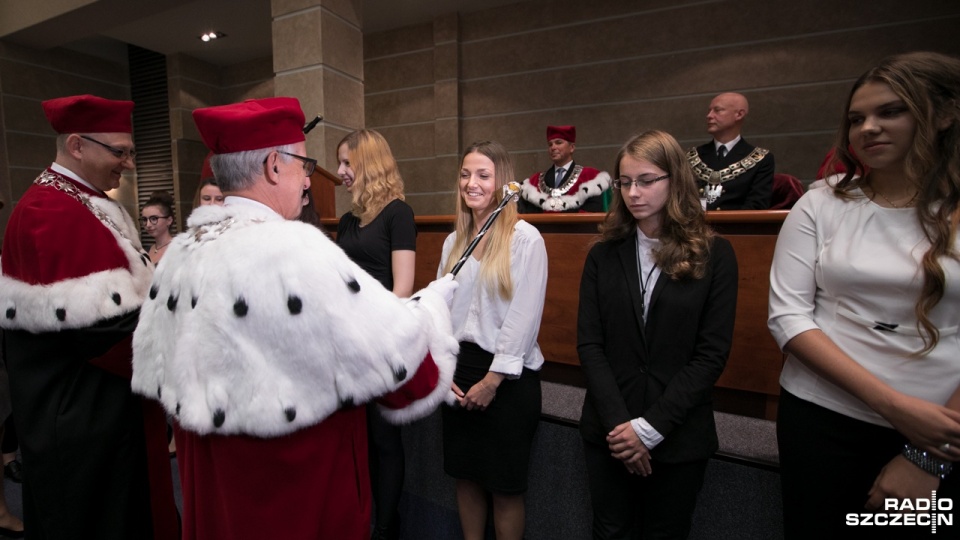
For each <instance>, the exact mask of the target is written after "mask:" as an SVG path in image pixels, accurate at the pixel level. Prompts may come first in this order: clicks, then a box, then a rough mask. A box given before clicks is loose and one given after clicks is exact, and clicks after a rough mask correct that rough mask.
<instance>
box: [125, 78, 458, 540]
mask: <svg viewBox="0 0 960 540" xmlns="http://www.w3.org/2000/svg"><path fill="white" fill-rule="evenodd" d="M193 118H194V121H195V122H196V124H197V128H198V130H199V132H200V135H201V137H202V138H203V140H204V142H205V143H206V145H207V146H208V147H209V148H210V149H211V150H212V151H213V152H214V156H213V158H212V159H211V165H212V166H213V171H214V173H215V175H216V178H217V183H218V184H219V186H220V188H221V190H222V191H223V193H224V195H226V198H225V201H224V203H225V204H224V206H202V207H200V208H197V209H196V210H195V211H194V212H193V214H191V215H190V218H189V220H188V222H187V226H188V229H187V230H186V231H185V232H184V233H183V234H181V235H179V236H178V237H177V238H176V239H174V240H173V243H172V244H171V245H170V247H169V248H168V251H167V254H166V255H165V256H164V258H163V261H162V262H161V263H160V265H159V267H158V268H157V272H156V275H155V277H154V281H153V284H152V285H151V288H150V292H149V295H148V300H147V301H146V302H145V303H144V307H143V310H142V314H141V321H140V326H139V328H138V329H137V332H136V334H135V336H134V359H133V372H134V375H133V388H134V390H135V391H137V392H139V393H142V394H143V395H145V396H150V397H153V398H155V399H158V400H160V401H161V402H162V403H163V405H164V407H165V408H166V409H167V411H168V412H169V413H170V414H173V415H174V416H175V419H176V421H177V423H178V429H176V435H175V436H176V440H177V459H178V461H179V465H180V479H181V484H182V486H183V506H184V508H183V530H184V539H185V540H191V539H195V538H217V539H245V538H294V539H296V538H303V539H313V538H336V539H347V540H350V539H357V540H359V539H362V538H363V539H365V538H369V537H370V506H371V494H370V480H369V471H368V468H367V433H366V417H365V414H366V413H365V408H364V407H363V406H362V405H363V404H364V403H365V402H367V401H371V400H376V401H377V402H378V403H379V404H380V406H381V410H382V412H383V414H384V416H385V417H386V418H387V419H389V420H392V421H396V422H406V421H412V420H414V419H416V418H419V417H422V416H425V415H427V414H429V413H430V412H431V411H432V410H433V409H434V408H436V406H437V405H439V404H440V403H441V402H443V401H447V402H450V401H452V399H451V398H452V396H453V394H452V392H451V390H450V387H451V381H452V377H453V371H454V367H455V363H456V352H457V349H458V345H457V342H456V340H455V339H454V338H453V335H452V331H451V327H450V314H449V308H448V303H449V301H450V300H451V298H452V295H453V290H454V289H455V288H456V282H454V281H453V280H452V278H451V277H447V278H444V279H442V280H439V281H437V282H434V283H433V284H431V285H430V286H428V287H427V288H426V289H424V290H422V291H420V292H418V293H415V294H414V295H413V297H412V298H411V299H410V300H401V299H399V298H397V297H396V296H395V295H394V294H393V293H391V292H390V291H388V290H387V289H384V288H383V286H382V285H380V283H379V282H378V281H377V280H376V279H374V278H373V277H371V276H370V275H368V274H367V273H366V272H364V271H363V270H362V269H360V267H359V266H357V265H356V264H354V263H353V262H351V261H350V259H349V258H348V257H347V256H346V254H344V253H343V251H342V250H340V248H338V247H337V246H336V245H335V244H334V243H333V242H332V241H331V240H330V239H329V238H327V236H326V235H324V234H323V233H322V232H321V231H320V230H318V229H317V228H315V227H312V226H310V225H307V224H305V223H302V222H299V221H296V220H295V219H296V218H297V216H298V215H299V214H300V211H301V208H302V194H303V191H304V190H305V189H307V188H309V187H310V175H311V173H313V171H314V169H315V167H316V161H315V160H313V159H311V158H309V157H306V155H305V154H306V144H305V141H304V135H303V131H302V128H303V124H304V116H303V111H302V110H301V108H300V103H299V102H298V101H297V100H296V99H294V98H288V97H277V98H268V99H259V100H250V101H246V102H244V103H238V104H233V105H225V106H220V107H210V108H205V109H197V110H195V111H194V112H193Z"/></svg>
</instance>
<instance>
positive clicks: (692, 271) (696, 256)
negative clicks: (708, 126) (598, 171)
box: [600, 130, 714, 280]
mask: <svg viewBox="0 0 960 540" xmlns="http://www.w3.org/2000/svg"><path fill="white" fill-rule="evenodd" d="M628 155H629V156H630V157H632V158H634V159H637V160H642V161H647V162H649V163H652V164H654V165H656V166H657V167H660V168H661V169H663V170H664V171H666V173H667V174H669V175H670V179H669V180H668V181H667V182H668V184H667V185H668V188H667V189H668V193H667V202H666V205H665V206H664V214H663V223H662V225H661V227H660V248H659V249H658V250H657V251H656V252H654V254H653V256H654V259H655V260H656V262H657V266H659V267H660V271H661V272H663V273H664V274H667V275H668V276H670V278H671V279H675V280H679V279H685V278H695V279H700V278H702V277H703V276H704V275H706V272H707V264H708V263H709V260H710V245H711V241H712V238H713V235H714V233H713V231H712V230H711V229H710V227H709V226H708V225H707V221H706V218H705V217H704V213H703V208H702V207H701V206H700V196H699V194H698V192H697V183H696V181H694V179H693V170H692V169H691V168H690V164H689V162H687V158H686V155H685V153H684V151H683V149H682V148H680V144H679V143H677V140H676V139H674V138H673V136H671V135H670V134H669V133H667V132H665V131H657V130H654V131H647V132H644V133H641V134H639V135H635V136H634V137H633V138H631V139H630V140H629V141H627V142H626V144H624V145H623V147H622V148H621V149H620V152H618V153H617V161H616V162H615V163H614V166H613V176H614V178H620V161H621V160H623V158H624V156H628ZM636 230H637V220H636V219H634V217H633V215H632V214H631V213H630V209H629V208H627V204H626V202H625V201H624V200H623V196H622V195H621V193H620V190H619V189H614V190H613V201H612V202H611V203H610V210H609V211H608V212H607V217H606V218H605V219H604V220H603V223H601V224H600V240H601V241H610V240H620V239H623V238H628V237H630V236H632V235H633V234H636Z"/></svg>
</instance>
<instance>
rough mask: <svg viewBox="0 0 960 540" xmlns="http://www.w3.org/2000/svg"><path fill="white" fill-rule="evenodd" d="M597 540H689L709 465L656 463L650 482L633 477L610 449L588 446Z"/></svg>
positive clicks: (589, 474) (594, 534) (704, 462)
mask: <svg viewBox="0 0 960 540" xmlns="http://www.w3.org/2000/svg"><path fill="white" fill-rule="evenodd" d="M583 449H584V454H586V461H587V478H588V481H589V484H590V499H591V501H592V504H593V538H594V539H595V540H601V539H604V540H607V539H609V540H614V539H616V540H620V539H624V540H627V539H629V540H637V539H641V538H642V539H643V540H651V539H667V538H671V539H682V538H686V537H687V536H688V535H689V534H690V525H691V521H692V519H693V510H694V508H696V505H697V494H698V493H699V492H700V488H701V487H702V486H703V478H704V475H705V474H706V470H707V460H706V459H704V460H699V461H693V462H689V463H679V464H677V463H661V462H658V461H653V462H652V463H651V466H652V468H653V473H652V474H650V475H649V476H647V477H646V478H644V477H642V476H639V475H635V474H630V472H629V471H627V469H626V467H624V466H623V462H621V461H620V460H618V459H616V458H614V457H612V456H611V455H610V449H609V448H607V445H606V444H602V445H600V444H594V443H592V442H589V441H586V440H585V441H584V442H583Z"/></svg>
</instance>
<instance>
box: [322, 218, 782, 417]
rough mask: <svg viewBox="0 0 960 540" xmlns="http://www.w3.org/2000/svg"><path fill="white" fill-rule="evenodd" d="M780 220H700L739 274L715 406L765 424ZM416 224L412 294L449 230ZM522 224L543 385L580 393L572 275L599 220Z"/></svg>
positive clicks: (775, 370) (772, 404) (770, 396)
mask: <svg viewBox="0 0 960 540" xmlns="http://www.w3.org/2000/svg"><path fill="white" fill-rule="evenodd" d="M786 215H787V212H786V211H764V212H755V211H728V212H710V213H708V214H707V220H708V221H709V222H710V223H711V225H712V226H713V227H714V228H715V229H716V230H717V232H718V233H719V234H721V235H722V236H723V237H724V238H727V239H728V240H730V242H731V244H733V248H734V251H736V254H737V263H738V266H739V271H740V279H739V285H740V290H739V294H738V297H737V320H736V325H735V327H734V339H733V348H732V350H731V353H730V358H729V360H728V361H727V368H726V370H724V373H723V375H722V376H721V377H720V380H719V381H718V382H717V388H718V391H719V390H722V391H723V393H722V394H721V395H722V396H723V397H724V399H723V400H722V401H723V403H727V404H728V405H730V406H731V407H732V408H733V409H736V410H737V411H738V412H742V411H751V412H752V413H753V414H752V415H755V416H758V417H761V418H771V417H772V415H774V414H775V409H776V396H778V395H779V382H778V381H779V377H780V368H781V367H782V365H783V355H782V354H781V352H780V349H779V348H778V347H777V344H776V342H775V341H774V340H773V337H772V336H771V335H770V332H769V331H768V330H767V296H768V295H769V292H770V264H771V263H772V261H773V251H774V247H775V246H776V241H777V234H778V233H779V231H780V226H781V224H782V223H783V219H784V218H785V217H786ZM416 219H417V269H416V271H417V274H416V279H415V288H420V287H424V286H426V285H427V284H428V283H429V282H430V281H431V280H433V279H434V277H435V276H436V272H437V266H438V265H439V263H440V251H441V248H442V247H443V241H444V239H445V238H446V237H447V235H448V234H450V231H451V230H452V229H453V217H452V216H421V217H417V218H416ZM524 219H525V220H527V221H529V222H530V223H531V224H533V225H534V226H536V227H537V228H538V229H539V230H540V233H541V234H542V235H543V239H544V243H545V244H546V247H547V257H548V265H549V270H548V272H549V277H548V279H547V293H546V300H545V303H544V311H543V321H542V323H541V324H540V336H539V338H538V341H539V343H540V348H541V349H542V350H543V354H544V356H545V357H546V359H547V363H548V365H547V367H546V368H545V369H544V379H545V380H546V379H548V378H550V377H549V374H551V373H553V374H566V375H567V376H565V377H562V378H563V379H564V380H563V381H559V380H558V381H557V382H566V383H571V382H572V383H573V384H578V385H582V384H583V382H582V378H581V377H578V376H576V374H575V373H574V372H575V371H576V370H577V367H578V366H579V360H578V358H577V308H578V305H579V298H578V296H579V294H578V291H579V287H580V274H581V272H582V271H583V263H584V260H585V259H586V256H587V252H588V251H589V249H590V245H591V243H592V242H593V241H594V240H595V239H596V237H597V225H598V224H599V223H600V222H601V221H602V220H603V215H602V214H574V215H530V216H524ZM323 221H324V225H325V226H326V227H327V230H328V231H331V232H335V231H336V220H323ZM718 410H719V408H718Z"/></svg>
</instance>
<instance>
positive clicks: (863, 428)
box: [777, 388, 960, 540]
mask: <svg viewBox="0 0 960 540" xmlns="http://www.w3.org/2000/svg"><path fill="white" fill-rule="evenodd" d="M777 443H778V445H779V447H780V481H781V485H782V490H783V528H784V538H786V539H787V540H808V539H811V538H813V539H818V540H827V539H830V538H843V539H848V538H849V539H857V538H864V539H870V540H873V539H882V538H890V539H897V540H903V539H910V538H928V537H930V538H957V534H958V532H957V531H958V530H960V527H958V525H957V524H954V525H953V526H952V527H950V526H943V525H941V526H938V527H937V536H931V533H932V530H931V527H929V526H920V525H912V526H900V525H893V526H891V525H884V526H875V525H860V524H858V525H847V514H863V513H868V511H867V510H865V509H864V505H865V504H866V502H867V498H868V497H867V493H868V492H869V491H870V488H871V487H872V486H873V482H874V481H875V480H876V479H877V475H879V474H880V470H881V469H882V468H883V467H884V465H886V464H887V463H888V462H889V461H890V460H891V459H893V458H894V457H896V455H897V454H899V453H900V451H901V449H902V448H903V445H904V443H906V440H905V439H904V437H903V435H900V433H898V432H897V431H896V430H894V429H891V428H887V427H883V426H878V425H875V424H870V423H868V422H862V421H860V420H856V419H854V418H850V417H849V416H846V415H843V414H840V413H837V412H834V411H831V410H829V409H826V408H824V407H821V406H819V405H816V404H814V403H811V402H809V401H806V400H803V399H800V398H798V397H796V396H794V395H793V394H790V393H789V392H787V391H786V390H784V389H782V388H781V389H780V406H779V413H778V417H777ZM957 474H958V473H954V474H953V475H951V476H949V477H947V479H946V480H943V481H941V482H940V487H939V488H938V489H937V497H938V498H939V499H944V498H951V499H952V501H953V502H954V503H960V489H958V488H960V482H958V478H960V477H958V476H957ZM952 513H954V516H953V518H954V519H956V518H958V517H960V508H957V509H956V510H954V511H953V512H952ZM858 520H859V518H858ZM858 522H859V521H858Z"/></svg>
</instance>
